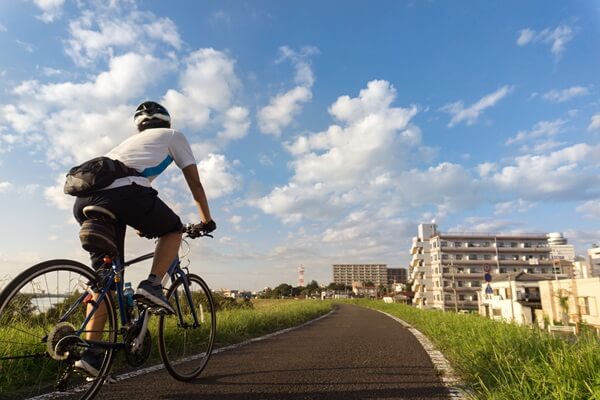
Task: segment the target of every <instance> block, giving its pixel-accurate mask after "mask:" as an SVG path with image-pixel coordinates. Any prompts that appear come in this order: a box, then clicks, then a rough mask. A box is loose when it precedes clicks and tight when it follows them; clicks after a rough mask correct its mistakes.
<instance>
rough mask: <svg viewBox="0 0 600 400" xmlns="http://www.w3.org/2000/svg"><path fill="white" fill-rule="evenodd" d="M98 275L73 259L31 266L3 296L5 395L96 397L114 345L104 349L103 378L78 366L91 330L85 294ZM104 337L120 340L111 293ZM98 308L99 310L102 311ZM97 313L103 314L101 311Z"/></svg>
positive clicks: (1, 388)
mask: <svg viewBox="0 0 600 400" xmlns="http://www.w3.org/2000/svg"><path fill="white" fill-rule="evenodd" d="M97 281H98V276H97V275H96V273H95V272H94V271H92V270H91V269H90V268H88V267H86V266H85V265H83V264H81V263H78V262H76V261H71V260H50V261H46V262H43V263H40V264H37V265H34V266H33V267H31V268H29V269H27V270H26V271H24V272H23V273H21V274H20V275H19V276H17V278H15V279H14V280H13V281H12V282H11V283H10V284H9V285H8V286H6V288H5V289H4V290H3V291H2V293H1V294H0V399H5V398H6V399H9V398H10V399H29V398H31V397H35V396H40V395H44V394H48V393H51V392H55V391H60V392H63V393H62V395H63V396H61V398H69V399H91V398H93V397H94V396H95V394H96V393H97V392H98V390H99V389H100V387H101V385H102V383H103V379H102V376H104V375H105V374H106V373H107V371H108V369H109V368H110V364H111V362H112V353H113V351H112V349H111V350H107V351H104V352H102V353H99V356H100V357H101V359H102V366H101V367H100V378H98V379H95V380H92V381H88V378H87V376H85V375H83V374H81V373H79V372H76V371H75V370H74V364H75V362H76V361H77V360H78V359H79V358H80V355H81V352H82V351H83V350H84V349H85V346H84V343H83V340H84V339H85V338H86V334H87V333H88V331H87V330H86V327H84V326H83V322H84V320H85V317H86V313H87V311H86V307H87V304H86V302H85V297H86V296H87V291H88V288H89V287H90V284H91V283H94V282H97ZM103 303H104V306H105V307H103V310H106V311H104V312H105V313H106V314H107V315H106V319H107V324H106V326H105V328H104V329H103V330H102V333H101V336H102V338H103V340H105V341H111V342H114V341H115V340H116V317H115V313H114V309H113V306H112V302H111V299H110V298H109V296H107V297H105V299H104V301H103ZM98 311H99V310H98ZM97 315H98V312H97Z"/></svg>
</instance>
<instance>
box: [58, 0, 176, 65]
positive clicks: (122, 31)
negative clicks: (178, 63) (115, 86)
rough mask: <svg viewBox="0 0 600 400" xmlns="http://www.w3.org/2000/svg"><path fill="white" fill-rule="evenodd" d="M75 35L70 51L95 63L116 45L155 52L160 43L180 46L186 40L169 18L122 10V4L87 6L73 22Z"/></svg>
mask: <svg viewBox="0 0 600 400" xmlns="http://www.w3.org/2000/svg"><path fill="white" fill-rule="evenodd" d="M69 33H70V35H71V38H70V39H68V40H67V41H66V46H67V48H66V52H67V54H68V55H69V56H70V57H71V58H72V59H73V61H74V62H75V63H76V64H77V65H80V66H91V65H93V63H94V61H95V60H96V59H97V58H98V57H111V56H112V54H113V52H114V50H115V49H119V50H121V51H135V52H139V53H140V54H148V53H152V52H154V51H155V50H157V49H158V48H160V46H162V45H166V48H167V49H168V48H172V49H180V48H181V46H182V41H181V38H180V36H179V33H178V32H177V27H176V26H175V24H174V23H173V21H171V20H170V19H169V18H164V17H163V18H160V17H158V16H156V15H154V14H152V13H150V12H138V11H132V12H127V13H124V14H123V15H122V14H121V13H120V12H119V10H118V8H110V7H108V8H102V7H101V6H100V5H99V4H97V5H96V9H94V10H85V11H84V12H83V13H82V15H81V17H79V18H78V19H76V20H73V21H71V22H70V23H69Z"/></svg>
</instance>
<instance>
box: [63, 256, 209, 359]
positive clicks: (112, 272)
mask: <svg viewBox="0 0 600 400" xmlns="http://www.w3.org/2000/svg"><path fill="white" fill-rule="evenodd" d="M153 257H154V253H153V252H152V253H148V254H145V255H143V256H140V257H137V258H135V259H133V260H130V261H127V262H125V263H121V262H120V261H119V257H115V258H113V259H112V265H111V268H110V269H109V270H108V273H106V274H105V275H103V276H101V277H100V281H99V282H88V285H87V286H86V291H85V293H83V294H82V295H81V296H80V297H79V298H78V299H77V301H75V303H74V304H73V305H72V306H71V307H69V309H68V310H67V311H66V312H65V313H64V314H63V315H62V317H61V318H60V319H59V322H63V321H66V320H67V319H68V318H69V316H70V315H71V314H72V313H73V312H74V311H75V310H76V309H77V308H78V307H79V306H80V305H81V304H82V303H90V304H92V309H91V310H90V311H89V312H88V313H87V315H86V318H85V320H84V321H83V322H82V324H81V326H80V327H79V329H78V330H77V331H76V332H75V334H76V335H77V336H80V335H81V334H82V333H83V332H84V331H85V328H86V326H87V324H88V323H89V322H90V320H91V318H92V316H93V315H94V314H95V313H96V312H97V311H98V308H99V307H100V306H99V304H102V301H104V298H105V297H106V296H108V295H109V293H110V292H111V291H112V290H116V294H117V304H118V306H119V316H120V318H119V321H120V324H121V326H122V327H123V326H125V325H127V324H129V323H131V322H132V321H131V317H130V315H129V313H127V312H126V303H125V296H124V294H123V272H124V271H125V268H127V267H128V266H130V265H133V264H137V263H139V262H141V261H145V260H148V259H151V258H153ZM167 274H168V276H170V278H171V282H175V281H176V280H177V279H181V280H182V283H183V287H184V290H185V295H186V299H187V301H188V303H189V304H190V309H191V311H192V316H193V318H194V323H193V327H194V328H197V327H198V326H200V323H199V321H198V316H197V314H196V310H195V308H194V307H193V299H192V294H191V293H190V285H189V280H188V278H187V274H186V273H185V272H184V271H183V269H182V268H181V263H180V260H179V257H178V256H176V257H175V259H174V260H173V262H172V263H171V265H170V266H169V269H168V272H167ZM113 283H114V286H115V288H114V289H113ZM98 284H100V285H101V290H100V292H99V293H95V292H94V291H93V290H92V289H91V287H90V286H95V285H98ZM96 295H97V297H96V300H93V299H91V297H92V296H96ZM86 300H87V301H86ZM175 304H176V310H177V311H176V312H177V316H178V319H179V325H180V326H184V325H185V322H184V321H183V317H182V312H181V305H180V300H179V297H178V296H177V293H175ZM149 318H150V314H149V313H148V309H147V308H145V309H144V310H143V311H142V313H141V314H140V317H139V319H138V320H137V322H136V323H137V324H141V325H142V329H141V332H140V334H139V335H138V337H137V342H138V343H140V341H141V340H143V337H144V335H145V334H146V329H147V324H148V319H149ZM201 319H203V318H202V316H201ZM85 343H86V344H87V345H88V347H90V348H92V347H99V348H112V349H117V350H118V349H122V348H124V347H125V343H124V342H120V343H119V342H118V343H111V342H102V341H100V342H99V341H91V340H86V341H85Z"/></svg>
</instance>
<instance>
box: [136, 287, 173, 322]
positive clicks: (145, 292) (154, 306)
mask: <svg viewBox="0 0 600 400" xmlns="http://www.w3.org/2000/svg"><path fill="white" fill-rule="evenodd" d="M133 298H134V299H135V300H136V301H137V302H138V303H140V304H144V305H146V306H148V307H150V310H151V311H152V312H154V313H157V314H175V310H174V309H173V307H171V305H170V304H169V302H168V301H167V298H166V297H165V295H164V293H163V287H162V285H161V284H158V285H157V286H152V284H151V283H150V281H148V280H147V279H146V280H143V281H141V282H140V284H139V286H138V288H137V290H136V291H135V294H134V295H133Z"/></svg>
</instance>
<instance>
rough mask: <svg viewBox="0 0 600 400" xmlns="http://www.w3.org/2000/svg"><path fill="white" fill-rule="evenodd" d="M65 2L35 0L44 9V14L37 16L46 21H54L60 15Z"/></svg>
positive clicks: (59, 0) (60, 0) (62, 0)
mask: <svg viewBox="0 0 600 400" xmlns="http://www.w3.org/2000/svg"><path fill="white" fill-rule="evenodd" d="M64 2H65V1H64V0H33V3H34V4H35V5H36V6H38V7H39V8H40V9H41V10H42V14H41V15H39V16H38V17H37V18H39V19H40V20H41V21H43V22H45V23H51V22H54V20H55V19H56V18H59V17H60V15H61V12H62V6H63V4H64Z"/></svg>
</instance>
